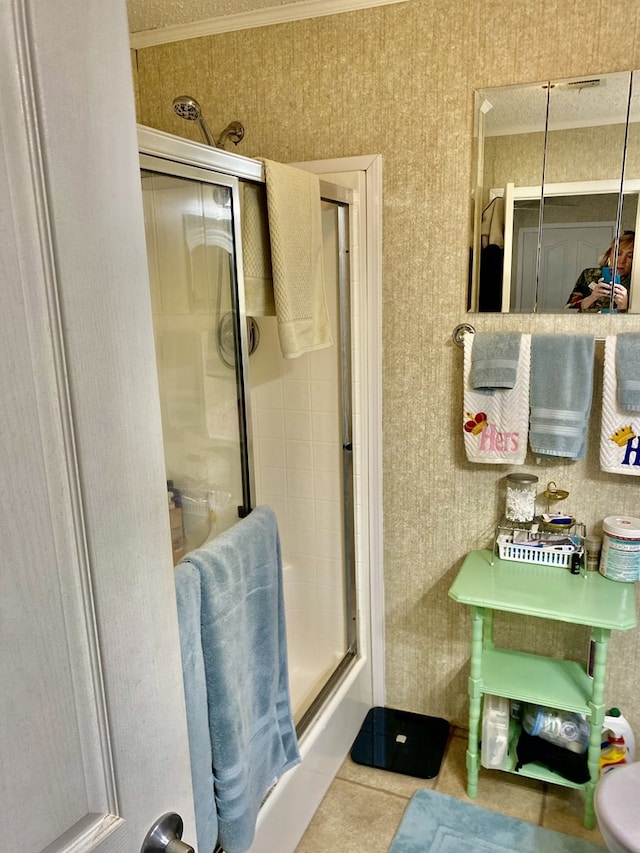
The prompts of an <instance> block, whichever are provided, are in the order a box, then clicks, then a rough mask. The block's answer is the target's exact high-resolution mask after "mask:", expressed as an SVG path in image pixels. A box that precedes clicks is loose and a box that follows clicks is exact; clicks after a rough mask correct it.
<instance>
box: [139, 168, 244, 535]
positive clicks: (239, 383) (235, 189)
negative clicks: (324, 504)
mask: <svg viewBox="0 0 640 853" xmlns="http://www.w3.org/2000/svg"><path fill="white" fill-rule="evenodd" d="M140 169H141V170H142V169H144V170H146V171H150V172H156V173H157V174H160V175H169V176H171V177H176V178H184V179H185V180H190V181H194V182H196V183H200V184H202V183H204V184H210V185H212V186H222V187H226V188H227V189H229V190H230V191H231V233H232V236H233V250H234V255H233V261H234V263H232V264H231V298H232V308H233V312H232V313H233V318H234V336H233V337H234V349H235V352H234V355H235V364H234V369H235V376H236V392H237V400H238V431H239V442H240V475H241V482H242V504H241V505H240V506H239V507H238V516H239V517H240V518H244V517H245V516H247V515H248V514H249V513H250V512H251V510H252V509H253V508H254V500H255V486H254V466H253V443H252V440H251V431H250V429H249V424H250V423H251V404H250V400H249V395H248V393H247V392H248V388H249V376H248V370H249V341H248V331H247V319H246V308H245V295H244V274H243V263H242V238H241V234H240V182H239V180H238V178H236V177H234V176H232V175H229V174H223V173H220V172H215V171H210V170H207V169H203V168H202V167H201V166H197V165H189V164H186V163H180V162H178V161H174V160H167V159H165V158H164V157H157V156H154V155H152V154H143V153H141V154H140Z"/></svg>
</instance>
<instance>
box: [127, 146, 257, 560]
mask: <svg viewBox="0 0 640 853" xmlns="http://www.w3.org/2000/svg"><path fill="white" fill-rule="evenodd" d="M160 162H161V163H162V161H160ZM141 164H142V167H143V169H142V173H141V175H142V189H143V203H144V212H145V229H146V237H147V252H148V261H149V275H150V281H151V294H152V308H153V322H154V332H155V342H156V357H157V365H158V383H159V392H160V401H161V412H162V426H163V437H164V447H165V462H166V471H167V479H168V486H167V488H168V490H169V491H170V492H173V503H174V505H175V509H172V513H171V514H172V537H173V539H174V561H175V562H177V560H178V559H180V557H181V556H182V555H183V553H185V552H187V551H190V550H192V549H194V548H197V547H199V546H200V545H202V544H203V543H204V542H205V541H207V540H208V539H210V538H212V537H213V536H215V535H216V534H217V533H219V532H221V531H222V530H225V529H227V528H228V527H230V526H231V525H232V524H234V523H235V522H236V521H237V519H238V516H239V515H240V516H243V515H246V514H247V512H249V511H250V509H251V506H252V495H253V489H252V484H251V477H252V475H251V464H250V461H251V454H250V450H251V448H250V447H249V441H248V432H247V420H248V412H247V401H246V397H245V385H246V383H245V376H244V368H243V365H244V364H246V359H244V358H242V353H243V349H244V348H247V349H248V346H249V341H248V337H249V331H250V330H251V329H247V326H246V323H245V321H244V305H243V304H242V301H241V297H240V296H239V294H238V290H239V289H238V287H237V282H236V237H235V232H234V215H233V214H234V210H237V198H238V197H237V192H238V191H237V182H236V181H235V179H233V178H229V177H227V176H223V175H212V176H211V177H212V182H208V181H206V180H202V170H198V175H197V177H196V176H195V170H192V169H191V168H190V167H187V166H184V167H183V166H180V167H179V171H180V172H181V174H171V175H167V174H163V173H162V172H161V171H160V169H161V168H164V169H165V170H166V163H164V165H158V171H156V170H155V169H154V168H153V167H154V166H155V165H156V164H155V163H154V158H152V157H147V156H143V157H142V158H141ZM173 165H175V164H173ZM253 331H254V332H255V333H257V329H253ZM170 496H171V495H169V496H168V497H170ZM180 522H181V523H182V537H183V542H182V543H181V544H180V542H179V539H180V530H179V523H180ZM176 546H177V547H176Z"/></svg>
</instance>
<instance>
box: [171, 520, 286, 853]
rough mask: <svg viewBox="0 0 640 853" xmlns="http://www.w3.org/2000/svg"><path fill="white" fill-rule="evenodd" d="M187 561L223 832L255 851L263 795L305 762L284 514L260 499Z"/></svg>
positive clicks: (234, 844)
mask: <svg viewBox="0 0 640 853" xmlns="http://www.w3.org/2000/svg"><path fill="white" fill-rule="evenodd" d="M183 562H186V563H190V564H191V565H192V566H193V567H194V568H195V569H196V570H197V571H198V573H199V575H200V581H201V589H202V603H201V637H202V650H203V657H204V669H205V678H206V685H207V697H208V707H209V732H210V737H211V755H212V761H213V776H214V787H215V796H216V804H217V812H218V842H219V844H220V845H221V847H223V849H224V850H225V851H226V853H245V852H246V851H247V850H248V849H249V847H250V846H251V843H252V841H253V837H254V834H255V826H256V818H257V815H258V810H259V808H260V805H261V803H262V801H263V799H264V797H265V795H266V794H267V792H268V791H269V789H270V788H271V787H272V785H273V784H274V783H275V782H276V781H277V779H278V778H279V777H280V776H281V775H282V774H283V773H285V772H286V771H287V770H288V769H290V768H291V767H294V766H295V765H296V764H298V763H299V762H300V753H299V751H298V742H297V738H296V731H295V725H294V722H293V717H292V713H291V702H290V696H289V677H288V671H287V644H286V628H285V621H284V600H283V588H282V559H281V552H280V539H279V535H278V528H277V523H276V518H275V515H274V513H273V511H272V510H271V509H269V508H268V507H258V508H256V509H255V510H254V511H253V512H252V513H251V514H250V515H249V516H247V517H246V518H245V519H243V520H242V521H240V522H238V524H236V525H235V526H234V527H232V528H231V529H230V530H226V531H225V532H224V533H222V534H220V535H219V536H218V537H217V538H216V539H214V540H212V541H211V542H208V543H207V544H206V545H204V546H203V547H202V548H199V549H198V550H197V551H193V552H192V553H191V554H188V555H187V556H186V557H185V558H184V560H183Z"/></svg>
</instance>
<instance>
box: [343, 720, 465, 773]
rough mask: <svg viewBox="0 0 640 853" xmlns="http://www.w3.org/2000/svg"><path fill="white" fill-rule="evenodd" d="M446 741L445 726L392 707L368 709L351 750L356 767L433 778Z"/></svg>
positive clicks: (447, 727) (439, 722)
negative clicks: (363, 766)
mask: <svg viewBox="0 0 640 853" xmlns="http://www.w3.org/2000/svg"><path fill="white" fill-rule="evenodd" d="M448 738H449V723H448V722H447V721H446V720H443V719H442V718H441V717H427V716H424V715H423V714H413V713H411V711H398V710H396V709H394V708H371V710H370V711H369V712H368V713H367V716H366V717H365V720H364V723H363V724H362V728H361V729H360V731H359V733H358V736H357V737H356V739H355V741H354V743H353V746H352V748H351V759H352V760H353V761H355V763H356V764H364V765H366V766H367V767H376V768H378V769H379V770H390V771H391V772H392V773H402V774H404V775H405V776H417V777H418V778H419V779H433V777H434V776H437V775H438V773H439V772H440V765H441V764H442V758H443V756H444V750H445V747H446V745H447V740H448Z"/></svg>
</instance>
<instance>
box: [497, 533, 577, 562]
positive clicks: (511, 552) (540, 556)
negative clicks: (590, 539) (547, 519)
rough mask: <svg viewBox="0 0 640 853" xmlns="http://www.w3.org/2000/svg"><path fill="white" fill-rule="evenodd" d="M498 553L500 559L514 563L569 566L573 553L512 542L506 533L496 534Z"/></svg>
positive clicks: (511, 538)
mask: <svg viewBox="0 0 640 853" xmlns="http://www.w3.org/2000/svg"><path fill="white" fill-rule="evenodd" d="M497 544H498V554H499V555H500V559H501V560H512V561H513V562H516V563H538V564H539V565H545V566H561V567H562V568H569V567H570V566H571V558H572V557H573V554H572V553H570V552H566V551H552V550H550V549H547V548H540V547H536V546H531V545H528V544H527V543H526V542H514V541H513V537H511V536H508V535H502V536H498V543H497Z"/></svg>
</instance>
